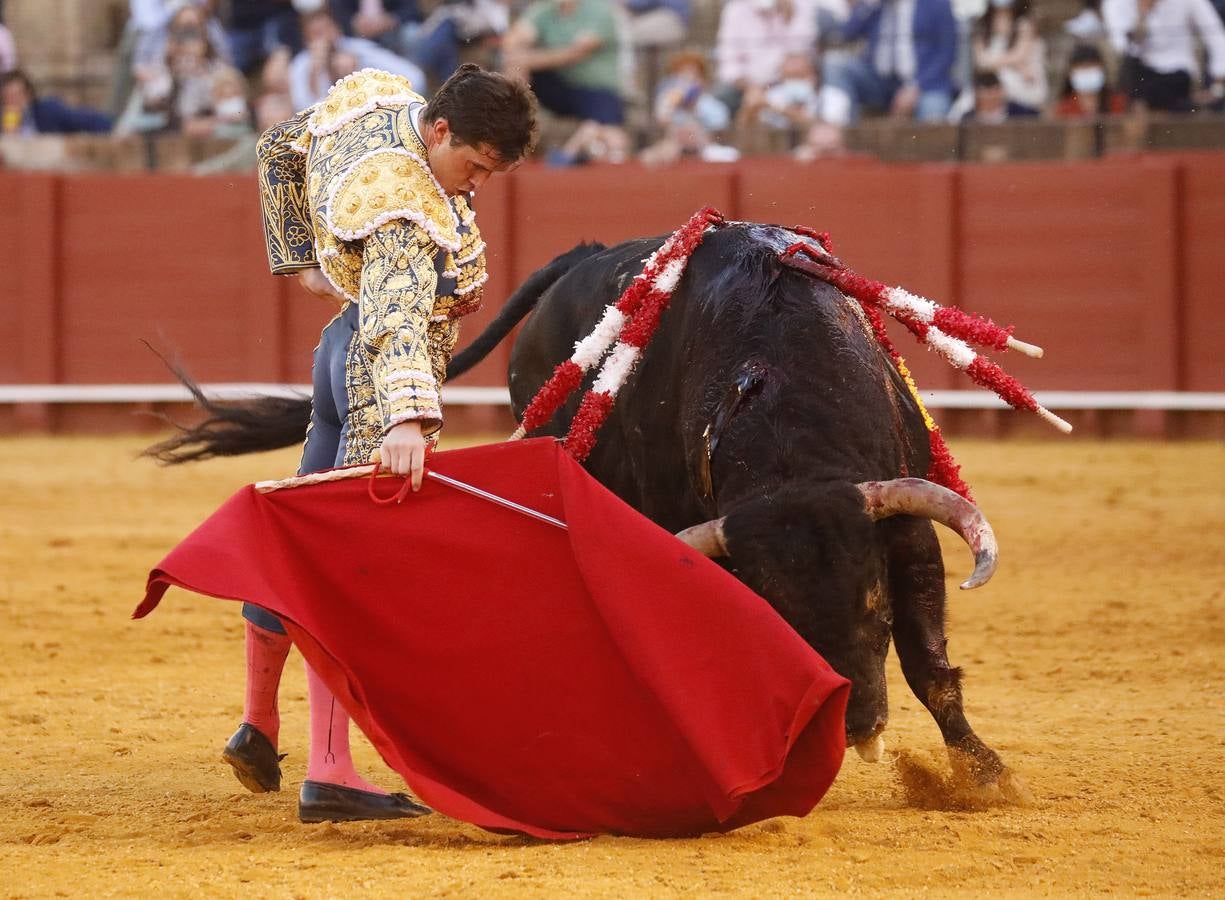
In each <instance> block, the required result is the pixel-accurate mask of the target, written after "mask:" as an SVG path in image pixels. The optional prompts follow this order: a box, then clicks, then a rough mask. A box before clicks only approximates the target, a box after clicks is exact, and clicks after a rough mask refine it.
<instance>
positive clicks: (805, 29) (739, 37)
mask: <svg viewBox="0 0 1225 900" xmlns="http://www.w3.org/2000/svg"><path fill="white" fill-rule="evenodd" d="M817 15H818V3H817V2H816V0H728V2H727V5H726V6H724V7H723V13H722V15H721V16H720V17H719V32H718V36H717V38H716V46H715V57H716V61H717V64H718V76H717V77H718V81H719V85H720V90H719V98H720V99H721V100H723V101H724V102H726V103H727V104H728V106H729V107H731V108H732V109H733V111H734V110H735V109H738V108H739V106H740V102H741V99H742V98H743V97H744V95H745V93H746V92H750V91H752V92H755V93H760V92H761V91H764V90H765V89H766V88H768V87H769V86H770V85H772V84H774V83H775V82H777V81H778V80H779V77H780V75H781V74H782V70H783V60H784V59H786V58H787V56H789V55H791V54H794V53H802V54H808V55H812V54H813V53H815V52H816V50H817Z"/></svg>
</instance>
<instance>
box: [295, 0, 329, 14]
mask: <svg viewBox="0 0 1225 900" xmlns="http://www.w3.org/2000/svg"><path fill="white" fill-rule="evenodd" d="M324 3H325V0H293V8H294V9H296V10H297V11H298V13H299V15H303V16H305V15H308V14H309V13H313V12H319V10H321V9H323V7H324Z"/></svg>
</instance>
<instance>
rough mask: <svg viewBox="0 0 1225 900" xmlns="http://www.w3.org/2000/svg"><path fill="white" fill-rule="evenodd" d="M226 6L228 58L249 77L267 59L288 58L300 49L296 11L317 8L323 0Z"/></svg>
mask: <svg viewBox="0 0 1225 900" xmlns="http://www.w3.org/2000/svg"><path fill="white" fill-rule="evenodd" d="M228 6H229V15H228V16H227V17H226V18H225V31H226V36H227V38H228V39H229V45H230V57H231V59H233V61H234V65H236V66H238V68H239V69H241V70H242V73H243V74H244V75H246V76H248V77H250V76H253V75H255V74H257V73H259V72H260V70H261V68H262V67H264V66H266V65H267V63H268V62H269V61H274V60H276V59H277V58H278V57H280V58H286V57H292V56H293V54H295V53H297V52H298V51H299V50H301V49H302V33H301V31H299V29H298V15H299V11H301V12H303V13H305V12H314V11H315V10H318V9H321V8H322V7H323V6H324V0H231V2H230V3H229V4H228ZM274 68H275V67H274Z"/></svg>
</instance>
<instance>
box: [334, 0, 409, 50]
mask: <svg viewBox="0 0 1225 900" xmlns="http://www.w3.org/2000/svg"><path fill="white" fill-rule="evenodd" d="M331 13H332V16H333V17H334V18H335V19H336V22H337V23H338V24H339V25H340V28H341V30H342V31H344V33H345V34H347V35H349V36H350V37H359V38H363V39H364V40H367V41H374V42H376V43H378V44H382V45H383V46H384V47H386V48H387V49H388V50H390V51H391V52H393V53H398V54H400V55H404V52H403V51H404V47H403V40H402V35H403V32H404V30H405V29H406V28H411V27H412V26H414V25H420V24H421V19H422V16H421V7H420V6H419V5H418V4H417V0H332V2H331Z"/></svg>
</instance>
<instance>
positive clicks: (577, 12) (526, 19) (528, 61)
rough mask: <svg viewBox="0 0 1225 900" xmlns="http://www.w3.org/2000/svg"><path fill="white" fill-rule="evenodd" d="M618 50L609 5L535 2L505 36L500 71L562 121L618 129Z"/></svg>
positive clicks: (585, 0) (592, 0)
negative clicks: (567, 119)
mask: <svg viewBox="0 0 1225 900" xmlns="http://www.w3.org/2000/svg"><path fill="white" fill-rule="evenodd" d="M618 44H619V39H618V34H617V22H616V18H615V10H614V7H613V3H612V0H537V2H535V3H533V4H532V5H531V6H529V7H528V8H527V9H526V10H525V11H524V13H523V15H522V16H521V17H520V18H519V20H518V21H517V22H515V24H514V25H513V26H511V29H510V31H509V32H507V35H506V38H505V40H504V42H503V49H504V52H505V60H504V66H503V67H504V69H505V71H506V73H507V74H509V75H516V76H518V77H520V78H523V79H524V80H528V81H530V82H531V86H532V91H533V92H534V93H535V94H536V96H537V98H538V99H539V101H540V104H541V105H542V106H544V107H545V108H546V109H549V110H551V111H552V112H554V113H557V114H558V115H560V116H567V117H570V118H576V119H583V120H584V121H589V122H597V123H599V124H601V125H620V124H621V123H622V122H623V121H624V120H625V113H624V108H623V104H622V100H621V70H620V62H619V54H618Z"/></svg>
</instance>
